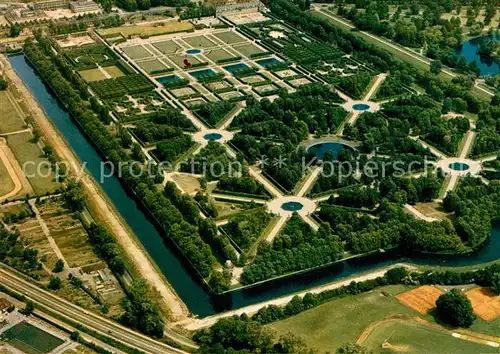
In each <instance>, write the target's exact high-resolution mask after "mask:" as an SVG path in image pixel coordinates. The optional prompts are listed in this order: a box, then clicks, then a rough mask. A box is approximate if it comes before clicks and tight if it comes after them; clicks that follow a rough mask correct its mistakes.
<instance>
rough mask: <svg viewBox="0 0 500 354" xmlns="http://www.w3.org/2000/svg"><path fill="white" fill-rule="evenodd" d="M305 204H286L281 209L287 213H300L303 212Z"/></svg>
mask: <svg viewBox="0 0 500 354" xmlns="http://www.w3.org/2000/svg"><path fill="white" fill-rule="evenodd" d="M303 207H304V204H302V203H299V202H286V203H283V204H282V205H281V209H283V210H286V211H299V210H302V208H303Z"/></svg>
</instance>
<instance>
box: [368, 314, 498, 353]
mask: <svg viewBox="0 0 500 354" xmlns="http://www.w3.org/2000/svg"><path fill="white" fill-rule="evenodd" d="M384 343H385V344H384ZM363 346H364V347H366V348H369V349H371V350H374V351H377V352H380V353H394V352H412V353H454V354H459V353H464V354H466V353H498V352H499V349H498V348H493V347H490V346H488V345H483V344H479V343H474V342H470V341H466V340H463V339H460V338H455V337H453V336H452V335H451V334H450V333H449V332H446V331H444V330H439V329H437V328H431V327H429V326H426V325H425V324H420V323H418V322H414V321H400V320H394V321H390V322H386V323H381V324H379V325H378V326H377V327H375V328H374V330H373V332H372V333H371V334H370V335H369V336H368V338H367V339H366V340H365V341H364V342H363ZM391 349H392V350H391Z"/></svg>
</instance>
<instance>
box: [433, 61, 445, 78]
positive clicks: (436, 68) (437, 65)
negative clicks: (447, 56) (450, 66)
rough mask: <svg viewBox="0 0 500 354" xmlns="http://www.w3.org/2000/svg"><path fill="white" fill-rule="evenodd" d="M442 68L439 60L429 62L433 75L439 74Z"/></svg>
mask: <svg viewBox="0 0 500 354" xmlns="http://www.w3.org/2000/svg"><path fill="white" fill-rule="evenodd" d="M442 68H443V64H441V62H440V61H439V60H433V61H431V73H433V74H434V75H438V74H439V73H440V72H441V69H442Z"/></svg>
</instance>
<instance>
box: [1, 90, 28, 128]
mask: <svg viewBox="0 0 500 354" xmlns="http://www.w3.org/2000/svg"><path fill="white" fill-rule="evenodd" d="M0 117H1V124H0V134H5V133H12V132H15V131H18V130H23V129H25V123H24V120H23V118H22V117H23V114H22V112H21V110H20V108H19V106H18V105H17V103H16V102H15V101H14V98H13V97H12V95H11V93H10V91H9V90H4V91H0Z"/></svg>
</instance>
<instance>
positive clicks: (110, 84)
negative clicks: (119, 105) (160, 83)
mask: <svg viewBox="0 0 500 354" xmlns="http://www.w3.org/2000/svg"><path fill="white" fill-rule="evenodd" d="M90 86H91V87H92V90H93V91H94V92H95V93H96V94H97V95H98V96H99V97H101V98H104V99H106V98H112V97H119V96H123V95H126V94H135V93H141V92H148V91H152V90H153V88H154V85H153V84H152V83H151V82H150V81H149V80H148V79H147V78H145V77H144V76H142V75H140V74H133V75H127V76H122V77H119V78H116V79H106V80H101V81H94V82H92V83H91V84H90Z"/></svg>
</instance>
